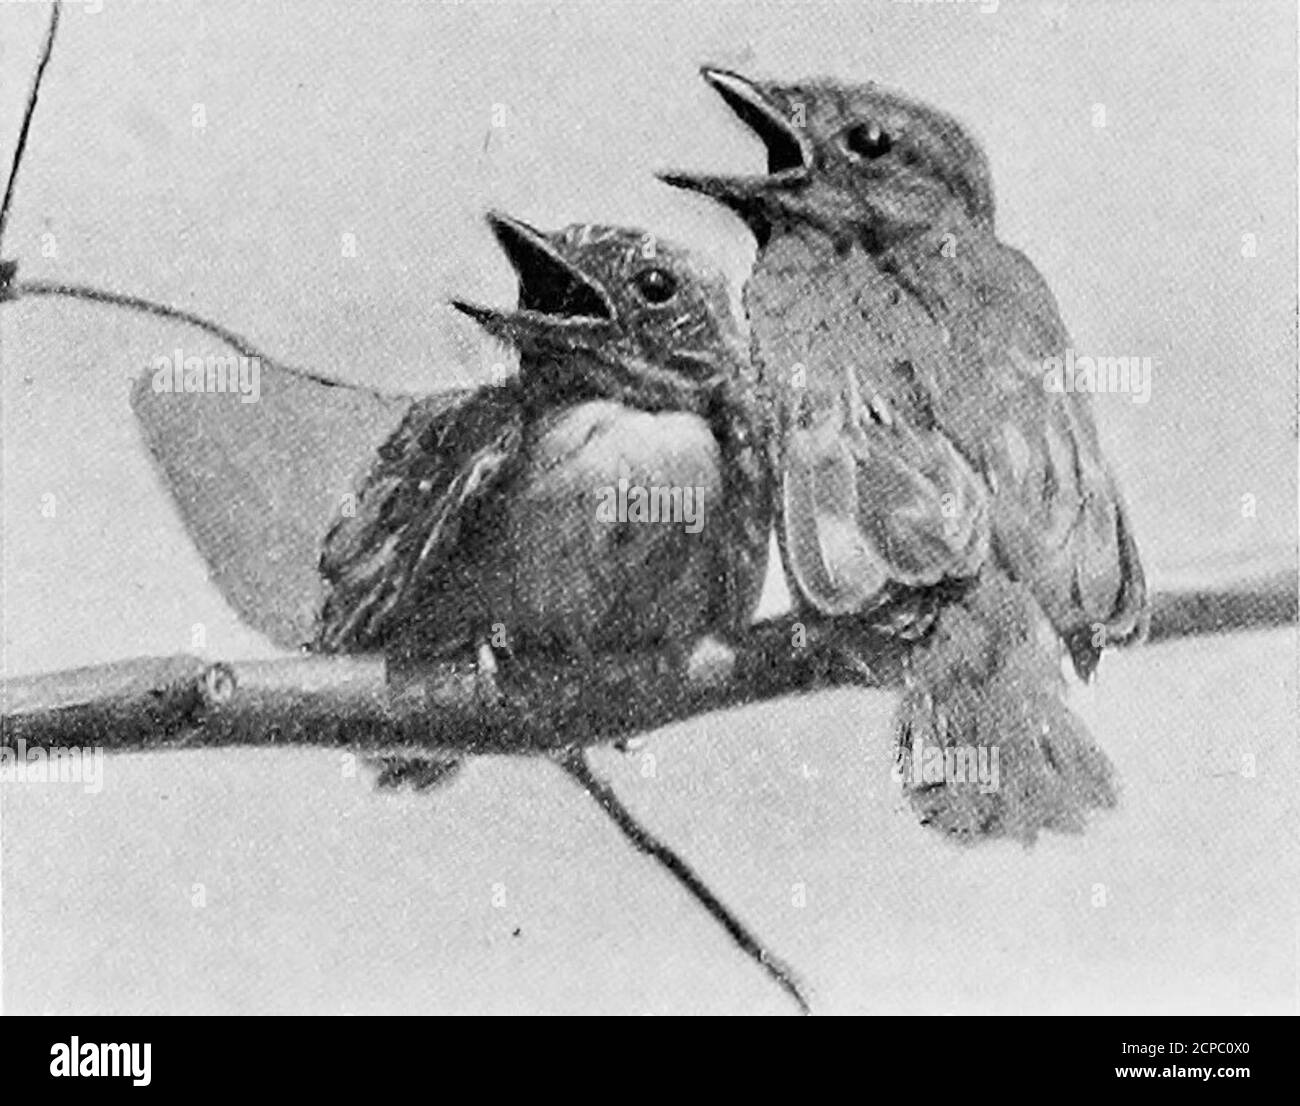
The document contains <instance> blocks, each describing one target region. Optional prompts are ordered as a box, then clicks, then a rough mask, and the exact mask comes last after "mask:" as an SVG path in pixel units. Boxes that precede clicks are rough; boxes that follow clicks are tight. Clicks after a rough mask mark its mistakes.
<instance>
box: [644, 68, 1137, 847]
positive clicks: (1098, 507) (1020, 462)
mask: <svg viewBox="0 0 1300 1106" xmlns="http://www.w3.org/2000/svg"><path fill="white" fill-rule="evenodd" d="M702 72H703V76H704V78H705V79H706V81H707V82H708V83H709V84H710V85H711V86H712V87H713V88H714V89H715V90H716V91H717V92H718V93H719V94H720V95H721V96H722V98H723V100H725V101H726V103H727V104H728V106H730V107H731V108H732V110H733V111H734V112H735V113H736V114H737V115H738V116H739V117H740V119H741V120H742V121H744V122H745V123H746V124H747V125H748V126H749V127H750V128H751V129H752V130H753V131H754V132H755V133H757V134H758V135H759V137H760V138H761V139H762V140H763V142H764V144H765V146H766V148H767V162H768V166H767V168H768V171H767V173H766V174H764V175H758V176H750V177H745V176H738V177H729V176H715V175H702V174H687V173H670V174H664V175H663V179H664V180H665V181H667V182H668V183H669V184H672V185H675V186H678V187H682V188H686V189H690V190H693V191H696V192H700V193H703V194H705V195H707V196H710V197H712V198H713V199H715V200H718V201H720V202H722V203H723V204H725V205H727V206H728V207H730V208H731V209H732V210H734V211H735V212H736V213H738V214H739V215H740V216H741V217H742V218H743V219H744V220H745V222H746V223H747V224H748V226H749V228H750V229H751V231H752V232H753V234H754V236H755V237H756V239H757V242H758V257H757V261H756V265H755V269H754V273H753V275H752V277H751V279H750V280H749V282H748V283H747V285H746V289H745V305H746V311H747V314H748V316H749V321H750V328H751V341H752V355H753V367H754V379H753V381H752V384H753V388H754V391H755V394H756V395H757V396H758V401H759V403H760V406H761V408H762V409H763V411H764V418H765V423H766V429H767V433H768V436H769V441H770V449H769V463H770V466H771V468H772V469H773V471H774V473H775V481H774V484H775V488H776V494H775V499H776V510H777V515H778V536H779V538H780V543H781V549H782V555H783V559H784V564H785V569H786V572H787V576H788V578H789V579H790V581H791V585H792V588H791V590H792V592H794V593H796V595H797V598H798V601H799V602H801V603H802V604H803V605H804V607H805V608H806V609H808V611H809V612H810V614H812V615H820V616H827V617H829V618H830V619H831V623H832V625H833V626H834V625H839V626H841V627H843V626H844V625H845V622H844V620H845V619H854V620H856V621H857V622H858V623H860V624H861V623H865V624H867V625H870V626H872V627H875V628H882V627H883V628H885V629H886V630H887V632H890V633H893V634H896V635H903V636H905V637H913V638H916V639H918V643H917V644H916V645H915V646H913V647H911V648H910V649H909V650H908V653H907V659H906V664H905V676H904V689H903V700H902V704H901V707H900V711H899V716H898V739H899V743H900V758H901V762H902V766H903V769H904V777H905V778H906V779H909V781H910V792H911V795H912V798H913V801H914V803H915V805H916V806H917V807H918V808H919V810H920V812H921V816H922V819H923V820H924V821H926V822H928V823H931V824H934V825H937V826H940V827H942V828H943V829H946V830H948V831H951V832H953V833H955V834H958V835H962V836H967V837H969V836H975V835H986V834H1006V835H1011V836H1015V837H1019V838H1022V839H1026V840H1032V839H1033V837H1034V836H1035V834H1036V832H1037V831H1038V830H1039V829H1041V828H1044V827H1049V828H1053V829H1077V828H1079V827H1080V826H1081V825H1082V823H1083V821H1084V818H1085V815H1086V812H1087V810H1088V809H1089V808H1091V807H1098V806H1108V805H1112V804H1113V802H1114V801H1115V784H1114V779H1113V772H1112V769H1111V766H1110V764H1109V762H1108V760H1107V758H1106V756H1105V754H1104V753H1103V752H1102V751H1101V750H1100V749H1099V748H1097V746H1096V745H1095V744H1094V743H1093V741H1092V739H1091V738H1090V737H1089V735H1088V734H1087V732H1086V730H1085V728H1084V727H1083V725H1082V724H1081V722H1080V721H1079V720H1078V719H1077V718H1076V717H1075V716H1074V715H1073V714H1072V713H1071V712H1070V711H1069V710H1068V708H1067V707H1066V705H1065V703H1064V701H1063V698H1062V696H1063V692H1064V680H1063V677H1062V673H1061V665H1060V656H1061V650H1062V648H1063V649H1064V651H1066V652H1068V654H1069V656H1070V658H1071V660H1072V662H1073V666H1074V669H1075V671H1076V672H1077V674H1078V675H1079V676H1080V677H1081V678H1083V679H1084V680H1087V679H1089V678H1090V677H1091V676H1092V673H1093V671H1094V669H1095V668H1096V666H1097V663H1098V659H1099V657H1100V654H1101V651H1102V648H1103V646H1106V645H1110V644H1113V643H1121V642H1125V641H1128V640H1131V639H1133V638H1135V637H1137V636H1139V635H1140V634H1141V633H1142V632H1143V628H1144V623H1145V618H1146V614H1145V611H1146V588H1145V584H1144V579H1143V572H1142V566H1141V563H1140V561H1139V557H1138V551H1137V547H1136V545H1135V543H1134V538H1133V533H1132V529H1131V527H1130V524H1129V520H1128V518H1127V516H1126V514H1125V509H1124V505H1123V503H1122V501H1121V498H1120V495H1119V492H1118V490H1117V488H1116V485H1115V482H1114V479H1113V478H1112V476H1111V474H1110V472H1109V471H1108V469H1107V467H1106V464H1105V462H1104V461H1103V459H1102V456H1101V453H1100V449H1099V445H1098V438H1097V432H1096V428H1095V426H1094V423H1093V418H1092V414H1091V411H1090V408H1089V404H1088V397H1087V396H1085V395H1083V394H1079V393H1075V392H1070V393H1064V392H1061V391H1059V390H1058V391H1053V390H1052V389H1051V388H1050V387H1048V386H1046V384H1045V380H1046V373H1045V367H1044V362H1045V359H1047V358H1050V357H1060V356H1063V355H1064V353H1065V350H1066V348H1067V346H1068V345H1069V338H1068V335H1067V333H1066V329H1065V326H1064V325H1063V323H1062V321H1061V319H1060V315H1059V312H1058V309H1057V305H1056V302H1055V300H1054V298H1053V296H1052V294H1051V292H1050V291H1049V290H1048V288H1047V285H1046V284H1045V282H1044V281H1043V278H1042V277H1041V276H1040V274H1039V273H1038V272H1037V270H1036V269H1035V268H1034V266H1033V265H1032V264H1031V263H1030V262H1029V261H1028V259H1026V258H1025V257H1024V255H1022V254H1021V253H1019V252H1018V251H1016V250H1015V249H1013V248H1011V247H1010V246H1007V245H1006V244H1004V243H1003V242H1001V241H1000V240H999V239H998V237H997V234H996V231H995V228H994V202H993V185H992V180H991V178H990V173H989V168H988V163H987V161H986V159H985V156H984V154H983V152H982V150H981V149H980V147H979V145H978V144H977V143H976V142H975V140H974V139H973V138H971V137H970V136H969V135H968V134H967V133H966V131H965V130H964V129H963V128H962V127H961V126H960V125H959V124H958V123H957V122H956V121H955V120H954V119H952V118H951V117H949V116H948V115H946V114H944V113H942V112H940V111H937V110H935V109H933V108H930V107H927V106H925V105H923V104H920V103H917V102H915V101H913V100H910V99H908V98H906V97H904V96H902V95H900V94H898V93H896V92H891V91H887V90H885V89H882V88H879V87H877V86H875V85H872V84H867V85H854V86H850V85H843V84H836V83H832V82H829V81H810V82H806V83H801V84H778V83H773V82H764V81H755V80H749V79H747V78H745V77H742V76H740V75H738V74H735V73H731V72H727V71H724V70H721V69H712V68H705V69H704V70H703V71H702ZM936 747H937V748H938V749H940V750H942V751H943V752H944V755H945V757H948V755H949V754H950V753H953V752H955V751H956V750H960V749H966V750H968V751H975V750H978V749H985V750H994V749H996V750H997V753H998V756H999V760H1000V769H999V771H1000V777H1001V779H1000V784H999V786H998V787H997V788H996V789H994V788H989V787H980V786H976V785H975V784H974V783H973V782H972V783H970V784H968V785H961V784H960V783H959V782H958V781H955V780H954V779H953V778H952V774H951V773H936V774H937V775H938V774H941V775H943V776H944V778H943V780H942V781H941V780H939V779H934V778H930V776H929V774H928V773H927V774H926V778H924V779H921V778H920V777H919V775H918V773H917V771H916V765H914V764H913V763H912V757H913V756H914V755H915V754H917V753H921V752H923V751H926V750H933V749H935V748H936ZM943 763H946V764H955V757H954V758H949V759H947V760H944V761H943Z"/></svg>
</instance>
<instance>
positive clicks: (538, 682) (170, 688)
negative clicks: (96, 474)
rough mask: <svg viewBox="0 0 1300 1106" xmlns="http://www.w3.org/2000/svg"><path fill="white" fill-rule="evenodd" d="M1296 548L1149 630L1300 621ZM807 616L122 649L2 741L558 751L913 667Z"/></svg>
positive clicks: (24, 703) (1193, 585)
mask: <svg viewBox="0 0 1300 1106" xmlns="http://www.w3.org/2000/svg"><path fill="white" fill-rule="evenodd" d="M1290 559H1292V554H1291V553H1290V551H1286V553H1285V556H1283V557H1280V558H1279V557H1273V558H1272V559H1271V560H1270V562H1269V563H1268V564H1267V565H1264V566H1262V567H1261V566H1255V567H1252V568H1251V569H1249V570H1248V571H1247V572H1246V573H1245V574H1244V577H1243V578H1241V579H1238V580H1235V581H1234V582H1232V583H1228V584H1221V585H1218V586H1215V585H1213V584H1209V583H1207V582H1206V581H1205V580H1201V579H1191V578H1188V579H1187V581H1186V582H1185V583H1184V584H1183V585H1178V586H1174V587H1170V588H1168V589H1166V590H1163V591H1161V592H1159V593H1157V594H1156V596H1155V597H1154V600H1153V603H1152V623H1151V632H1150V636H1149V639H1148V640H1149V641H1152V642H1157V641H1165V640H1170V639H1173V638H1179V637H1186V636H1192V635H1204V634H1213V633H1223V632H1228V631H1236V630H1245V629H1251V628H1257V627H1266V626H1282V625H1290V624H1293V623H1295V621H1296V604H1297V587H1296V573H1295V569H1294V567H1293V566H1292V565H1291V564H1290V563H1289V562H1290ZM799 625H800V624H799V623H798V622H797V620H796V619H794V618H793V617H789V618H785V619H782V620H779V621H773V622H766V623H761V624H760V625H758V626H755V627H753V628H752V629H751V630H750V631H749V633H747V634H746V635H745V637H744V639H743V640H741V641H740V642H738V643H736V644H735V646H734V648H732V647H728V646H723V645H722V644H721V643H719V642H716V641H712V640H706V641H704V642H701V643H699V644H698V645H697V647H696V648H695V650H694V651H693V652H692V653H691V654H690V655H689V656H687V655H685V654H683V653H680V652H677V651H667V652H655V653H640V654H629V655H625V656H618V657H605V658H595V659H592V660H590V661H587V662H584V663H582V664H578V663H573V664H562V665H538V664H529V665H527V666H525V665H504V666H503V667H502V668H501V669H500V670H498V671H497V672H496V673H490V672H488V673H485V672H481V671H480V670H479V669H478V666H477V665H476V664H474V663H473V662H472V661H469V660H466V661H460V662H445V663H439V664H431V665H428V666H426V667H423V668H420V669H418V670H398V669H394V668H392V667H391V666H389V665H388V664H386V663H385V661H384V660H383V659H382V658H378V657H363V656H352V657H336V656H298V657H286V658H283V659H279V660H271V661H241V662H231V663H226V662H219V663H215V664H213V663H210V662H207V661H204V660H202V659H200V658H198V657H190V656H177V657H164V658H145V659H140V660H131V661H122V662H120V663H117V664H111V665H103V666H98V667H94V668H84V669H77V670H73V671H68V672H56V673H50V674H46V675H39V676H28V677H21V678H18V679H11V680H6V681H4V682H3V683H0V744H4V745H9V746H11V747H15V746H16V745H17V742H18V741H19V740H22V741H24V742H25V743H26V745H27V746H28V747H35V746H44V747H50V746H55V745H98V746H102V747H103V748H105V749H107V750H110V751H140V750H144V749H176V748H194V747H217V746H226V745H319V746H349V747H353V748H359V749H378V748H393V747H395V746H416V747H422V748H425V749H439V750H446V751H453V752H458V753H475V752H479V753H488V752H491V753H522V752H544V751H547V750H553V749H556V748H559V747H561V746H566V745H574V744H577V745H587V744H593V743H595V742H599V741H609V740H614V739H617V738H620V737H627V736H629V735H632V734H635V733H639V732H644V731H648V730H652V729H656V728H658V727H660V726H664V725H667V724H668V723H670V722H674V721H678V720H680V719H683V718H689V717H692V716H694V715H699V714H704V713H707V712H709V711H714V710H724V709H727V708H730V707H736V706H741V705H744V704H746V703H755V702H760V701H763V700H766V699H775V698H779V697H782V696H785V695H790V694H794V693H797V692H807V691H815V690H818V689H822V688H828V687H834V686H837V685H843V684H849V683H853V684H858V685H862V684H867V685H873V686H879V685H885V684H889V683H891V682H893V681H895V680H896V679H897V678H898V676H899V673H900V671H901V660H902V657H901V654H900V652H899V646H898V645H897V644H896V643H892V642H890V641H889V640H887V639H882V638H881V637H879V636H878V635H875V634H872V633H871V632H870V631H869V630H868V629H867V628H866V627H862V626H853V625H851V624H849V623H845V622H843V621H840V622H838V623H836V624H835V625H834V626H833V627H825V626H823V627H809V628H808V636H807V643H806V644H804V645H802V646H796V645H795V644H794V643H795V642H796V641H800V640H803V637H804V635H803V634H802V633H801V632H800V631H799V629H798V628H799ZM832 641H833V644H831V642H832ZM846 647H848V648H846ZM850 652H851V653H852V654H854V655H855V656H856V657H858V658H863V657H867V658H870V668H869V670H868V669H867V668H865V667H864V666H862V665H861V664H860V663H859V664H849V663H847V662H846V660H845V658H846V656H847V655H848V654H849V653H850Z"/></svg>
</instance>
